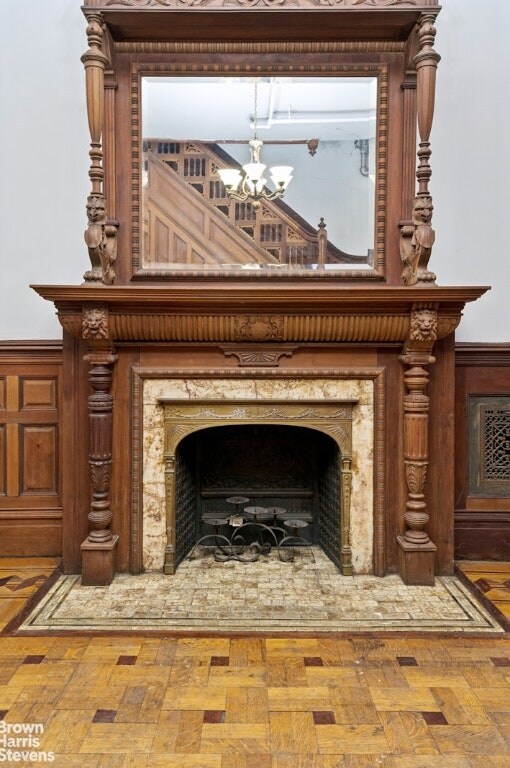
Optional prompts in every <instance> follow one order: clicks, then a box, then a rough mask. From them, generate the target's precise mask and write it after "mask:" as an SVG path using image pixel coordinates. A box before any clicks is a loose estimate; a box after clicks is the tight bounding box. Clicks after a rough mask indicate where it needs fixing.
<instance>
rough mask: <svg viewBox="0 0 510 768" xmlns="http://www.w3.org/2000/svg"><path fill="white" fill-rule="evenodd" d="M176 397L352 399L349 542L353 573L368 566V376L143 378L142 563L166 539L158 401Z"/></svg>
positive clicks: (149, 564)
mask: <svg viewBox="0 0 510 768" xmlns="http://www.w3.org/2000/svg"><path fill="white" fill-rule="evenodd" d="M158 398H169V399H176V400H183V401H184V402H189V401H198V402H199V401H201V400H229V401H235V400H246V399H253V400H261V401H262V402H264V401H271V400H289V401H299V402H301V401H303V400H327V401H329V402H338V403H341V402H342V401H345V400H357V401H358V402H357V404H356V405H355V406H354V409H353V425H352V426H353V432H352V445H353V453H352V469H353V478H352V480H353V482H352V499H351V543H352V558H353V565H354V571H355V573H371V572H372V570H373V463H374V386H373V382H372V381H371V380H368V379H366V380H356V379H351V380H345V381H343V380H334V379H299V378H296V379H277V380H272V379H244V378H243V379H146V380H145V382H144V388H143V403H144V418H143V422H144V427H143V484H144V494H143V497H144V501H143V564H144V568H145V570H147V571H158V570H161V569H162V567H163V559H164V547H165V543H166V523H165V479H164V469H165V464H164V457H163V431H164V420H163V405H161V404H159V403H158Z"/></svg>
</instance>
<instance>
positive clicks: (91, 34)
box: [81, 10, 118, 285]
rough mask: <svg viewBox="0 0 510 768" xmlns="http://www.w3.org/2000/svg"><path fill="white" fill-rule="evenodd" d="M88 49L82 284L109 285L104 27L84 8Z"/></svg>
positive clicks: (111, 231) (113, 229)
mask: <svg viewBox="0 0 510 768" xmlns="http://www.w3.org/2000/svg"><path fill="white" fill-rule="evenodd" d="M85 15H86V17H87V21H88V26H87V39H88V44H89V48H88V50H87V51H86V52H85V53H84V54H83V56H82V57H81V60H82V62H83V64H84V66H85V79H86V88H87V115H88V123H89V132H90V151H89V155H90V159H91V164H90V168H89V178H90V181H91V184H92V189H91V191H90V194H89V196H88V198H87V219H88V226H87V229H86V230H85V235H84V236H85V242H86V244H87V248H88V251H89V258H90V262H91V265H92V269H90V270H88V271H87V272H85V274H84V276H83V277H84V280H85V283H86V284H87V283H105V284H106V285H109V284H111V283H112V282H113V280H114V277H115V270H114V266H115V259H116V235H117V227H118V224H117V222H109V221H108V215H107V205H106V199H105V196H104V189H103V187H104V169H103V149H102V144H101V137H102V133H103V123H104V110H105V95H104V74H105V68H106V65H107V64H108V57H107V55H106V53H105V52H104V50H103V48H104V29H103V18H102V15H101V13H99V12H96V11H91V10H86V11H85Z"/></svg>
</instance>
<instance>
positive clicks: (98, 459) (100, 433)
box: [87, 365, 113, 543]
mask: <svg viewBox="0 0 510 768" xmlns="http://www.w3.org/2000/svg"><path fill="white" fill-rule="evenodd" d="M89 381H90V385H91V387H92V390H93V392H92V394H91V395H90V396H89V430H90V432H89V435H90V452H89V465H90V478H91V485H92V500H91V504H90V512H89V528H90V530H89V535H88V537H87V541H89V542H95V543H104V542H106V541H111V539H112V532H111V530H110V523H111V521H112V512H111V509H110V477H111V467H112V409H113V397H112V396H111V395H110V394H109V390H110V387H111V383H112V371H111V369H110V366H105V365H94V366H92V368H91V369H90V372H89Z"/></svg>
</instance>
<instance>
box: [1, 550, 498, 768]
mask: <svg viewBox="0 0 510 768" xmlns="http://www.w3.org/2000/svg"><path fill="white" fill-rule="evenodd" d="M34 563H35V565H34ZM53 565H54V564H53V563H48V562H45V563H37V562H36V561H31V563H30V564H28V565H27V567H26V568H24V567H22V565H21V564H20V562H19V561H5V560H2V561H0V570H1V571H2V574H3V575H2V576H1V577H0V606H1V608H2V612H1V616H2V617H3V618H2V622H3V624H5V623H6V622H7V621H9V617H10V616H12V615H13V613H14V612H15V610H16V609H17V608H19V606H20V605H21V603H22V602H23V601H26V600H28V599H29V596H30V594H32V593H33V592H34V591H35V590H36V589H37V586H38V584H40V583H41V579H39V580H37V579H35V580H34V577H35V576H41V577H46V576H47V575H48V574H49V573H50V572H51V570H52V567H53ZM9 576H10V577H13V578H11V579H10V580H9V578H8V577H9ZM508 577H509V578H510V565H509V566H508ZM5 579H7V581H3V580H5ZM42 580H43V579H42ZM2 582H3V583H2ZM9 585H10V586H9ZM20 593H21V596H20ZM15 601H18V602H17V603H16V604H15ZM30 724H32V727H34V726H37V731H36V732H35V734H36V735H33V734H34V732H33V733H32V735H27V731H26V729H27V728H28V727H29V726H30ZM23 729H25V732H24V733H23V734H22V733H21V731H22V730H23ZM7 731H9V733H7ZM4 739H15V740H18V741H19V740H21V739H25V740H27V741H30V740H32V742H33V743H32V746H30V745H28V746H26V747H22V746H21V745H12V747H9V746H8V745H6V744H4V742H3V740H4ZM35 741H37V744H35ZM8 749H11V753H12V754H15V753H20V754H22V753H23V751H24V753H29V752H30V751H32V752H33V753H34V754H35V755H36V757H33V756H32V757H30V755H29V756H28V757H26V754H25V757H23V758H22V759H19V758H18V757H14V758H13V757H12V755H11V758H10V759H9V760H5V759H3V758H2V754H5V753H2V752H1V751H0V761H2V762H5V763H6V764H7V765H34V766H35V765H39V764H40V763H41V762H42V761H43V758H41V754H44V755H46V762H48V761H49V758H48V756H49V755H50V754H51V756H52V757H53V758H54V759H53V761H52V764H53V765H55V766H62V768H64V766H65V768H74V767H76V768H78V766H79V768H138V767H140V768H159V767H160V766H161V767H163V766H165V768H509V767H510V637H509V636H507V635H502V636H500V637H494V636H493V637H479V638H476V637H467V636H464V637H461V638H458V637H457V638H456V637H444V636H443V637H437V636H430V635H429V636H423V637H419V636H418V637H417V636H408V635H405V634H404V635H402V634H400V635H398V636H390V637H387V636H385V637H382V636H377V635H371V636H368V635H367V636H360V635H357V636H353V637H352V638H349V637H345V636H342V637H335V636H328V637H322V636H319V637H317V638H313V637H307V638H303V639H300V638H295V637H294V638H293V637H288V638H287V637H286V638H271V637H217V636H215V637H210V638H209V637H154V636H138V635H130V636H126V635H124V636H112V635H109V636H97V637H93V636H80V635H76V636H69V635H66V636H52V637H48V636H45V637H37V636H34V637H27V636H19V637H16V636H5V635H4V636H1V637H0V750H8ZM25 758H26V759H25Z"/></svg>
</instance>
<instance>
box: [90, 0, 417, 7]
mask: <svg viewBox="0 0 510 768" xmlns="http://www.w3.org/2000/svg"><path fill="white" fill-rule="evenodd" d="M416 4H417V0H106V3H105V5H106V6H107V7H109V8H110V7H112V6H113V7H116V8H186V7H188V8H197V7H199V8H213V7H214V8H233V7H235V8H239V9H242V8H255V7H258V8H281V7H283V6H287V7H289V8H293V9H296V8H324V7H326V8H358V7H361V8H363V7H366V8H388V7H390V6H400V7H403V8H413V7H415V6H416Z"/></svg>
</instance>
